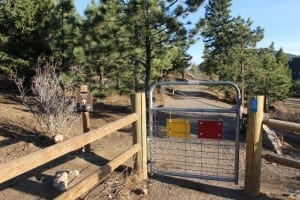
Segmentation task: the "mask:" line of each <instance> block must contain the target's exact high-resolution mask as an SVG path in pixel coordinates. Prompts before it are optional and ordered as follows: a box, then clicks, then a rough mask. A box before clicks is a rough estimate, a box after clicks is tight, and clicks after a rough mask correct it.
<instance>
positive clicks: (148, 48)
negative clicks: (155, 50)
mask: <svg viewBox="0 0 300 200" xmlns="http://www.w3.org/2000/svg"><path fill="white" fill-rule="evenodd" d="M145 45H146V66H145V68H146V78H145V94H146V99H147V100H148V99H149V98H148V97H149V95H148V91H149V89H150V80H151V40H150V37H149V36H147V37H146V41H145ZM147 102H148V101H147Z"/></svg>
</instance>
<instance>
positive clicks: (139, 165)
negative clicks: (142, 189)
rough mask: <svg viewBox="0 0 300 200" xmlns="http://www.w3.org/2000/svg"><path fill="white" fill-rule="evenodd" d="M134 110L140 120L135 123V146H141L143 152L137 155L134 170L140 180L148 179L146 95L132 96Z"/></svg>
mask: <svg viewBox="0 0 300 200" xmlns="http://www.w3.org/2000/svg"><path fill="white" fill-rule="evenodd" d="M131 102H132V108H133V110H134V112H135V113H137V114H138V116H139V119H138V120H137V121H136V122H135V123H134V132H133V136H132V138H133V144H140V145H141V151H140V152H138V153H137V159H136V162H135V166H134V168H135V169H136V170H137V172H138V174H139V177H140V179H142V180H144V179H147V178H148V172H147V145H146V139H147V134H146V100H145V94H144V93H135V94H132V95H131Z"/></svg>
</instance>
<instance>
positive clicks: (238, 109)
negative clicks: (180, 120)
mask: <svg viewBox="0 0 300 200" xmlns="http://www.w3.org/2000/svg"><path fill="white" fill-rule="evenodd" d="M167 85H204V86H231V87H233V88H234V89H235V91H236V108H235V112H232V111H230V110H229V109H203V108H202V109H201V108H188V109H186V108H185V109H184V111H187V112H216V110H217V111H219V112H222V113H235V114H236V119H237V120H236V125H237V126H236V130H235V158H234V160H235V163H234V166H235V168H234V174H235V176H234V179H233V180H232V179H228V178H227V179H226V178H223V179H222V180H221V179H216V178H212V177H211V178H209V177H207V176H201V178H202V179H209V180H221V181H234V183H235V184H238V178H239V148H240V146H239V135H240V119H241V103H242V99H241V91H240V89H239V87H238V86H237V85H236V84H235V83H232V82H229V81H166V82H157V83H155V84H153V85H152V86H151V87H150V90H149V99H148V105H149V108H148V109H149V137H150V138H153V127H152V125H153V114H152V111H155V110H156V111H159V110H163V109H161V108H155V109H153V101H152V100H153V91H154V89H155V88H156V87H158V86H167ZM180 110H183V109H180V108H178V109H177V110H176V111H180ZM150 148H152V147H150ZM149 161H150V163H149V166H150V167H149V168H150V174H151V175H153V170H152V163H153V160H152V156H151V153H150V160H149ZM157 174H158V173H157ZM164 174H167V173H164ZM168 175H172V176H181V177H189V178H199V176H195V175H188V174H185V175H184V174H182V173H174V172H168Z"/></svg>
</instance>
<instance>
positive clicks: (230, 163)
mask: <svg viewBox="0 0 300 200" xmlns="http://www.w3.org/2000/svg"><path fill="white" fill-rule="evenodd" d="M212 91H215V92H216V91H218V92H219V93H220V94H228V95H227V97H226V98H225V97H224V99H220V98H219V97H218V96H220V95H215V92H212ZM229 94H230V95H231V94H233V95H232V98H233V99H232V101H227V99H228V96H229ZM232 102H234V103H232ZM240 104H241V94H240V90H239V88H238V86H237V85H235V84H233V83H231V82H207V81H187V82H159V83H156V84H154V85H153V86H152V87H151V89H150V91H149V139H148V141H149V149H150V151H149V154H150V155H149V156H150V168H149V169H150V173H151V174H152V175H153V174H161V175H171V176H182V177H190V178H201V179H210V180H219V181H232V182H235V183H236V184H237V182H238V171H239V123H240Z"/></svg>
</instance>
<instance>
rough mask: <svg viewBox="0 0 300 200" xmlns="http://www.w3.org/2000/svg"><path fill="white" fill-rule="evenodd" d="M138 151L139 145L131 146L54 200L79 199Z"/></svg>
mask: <svg viewBox="0 0 300 200" xmlns="http://www.w3.org/2000/svg"><path fill="white" fill-rule="evenodd" d="M140 150H141V147H140V145H138V144H135V145H133V146H132V147H131V148H130V149H128V150H127V151H125V152H124V153H121V154H120V155H119V156H117V157H116V158H115V159H113V160H112V161H110V162H109V163H107V164H106V165H104V166H102V167H101V168H100V170H97V171H96V172H94V173H92V174H91V175H89V176H88V177H87V178H86V179H84V180H83V181H81V182H79V183H78V184H77V185H75V186H74V187H72V188H70V190H67V191H66V192H64V193H63V194H61V195H60V196H59V197H57V198H56V200H68V199H70V200H72V199H76V198H78V197H80V196H81V195H82V194H83V193H85V192H87V191H89V189H90V188H92V187H93V186H95V185H96V184H97V183H98V182H100V181H101V180H103V179H105V178H106V177H107V176H108V175H109V174H110V173H111V172H113V171H114V170H115V169H116V168H118V167H119V166H120V165H121V164H123V163H124V162H125V161H126V160H128V159H129V158H130V157H132V156H133V155H134V154H135V153H137V152H139V151H140Z"/></svg>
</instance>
